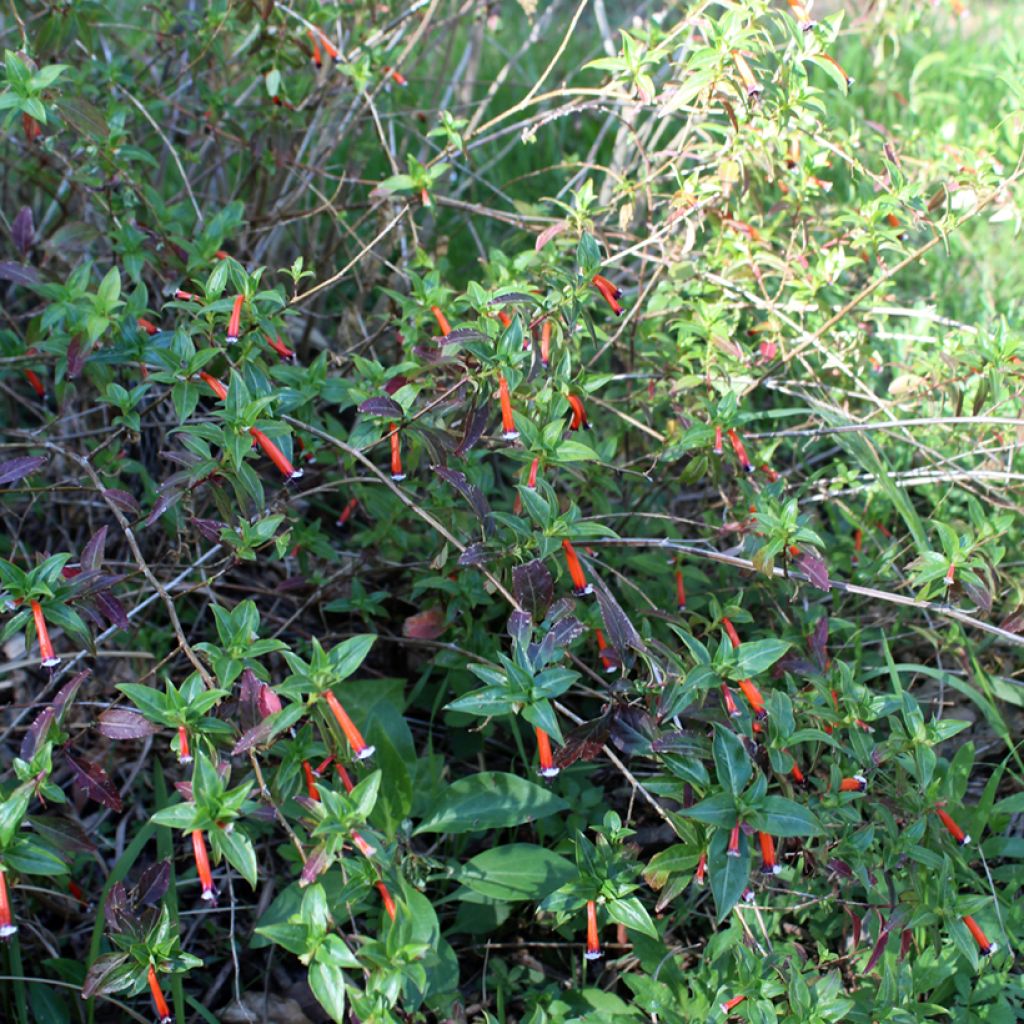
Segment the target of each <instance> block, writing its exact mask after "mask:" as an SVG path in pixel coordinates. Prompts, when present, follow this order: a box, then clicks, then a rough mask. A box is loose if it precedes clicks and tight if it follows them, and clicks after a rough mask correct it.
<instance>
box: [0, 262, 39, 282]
mask: <svg viewBox="0 0 1024 1024" xmlns="http://www.w3.org/2000/svg"><path fill="white" fill-rule="evenodd" d="M38 280H39V272H38V271H37V270H36V268H35V267H28V266H25V264H23V263H12V262H10V261H9V260H5V261H3V262H2V263H0V281H10V282H11V283H12V284H35V283H36V282H37V281H38Z"/></svg>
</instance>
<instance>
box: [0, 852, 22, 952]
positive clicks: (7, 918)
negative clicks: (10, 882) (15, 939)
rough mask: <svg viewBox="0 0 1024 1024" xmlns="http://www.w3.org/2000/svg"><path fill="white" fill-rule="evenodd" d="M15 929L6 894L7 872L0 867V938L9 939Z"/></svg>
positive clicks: (9, 902)
mask: <svg viewBox="0 0 1024 1024" xmlns="http://www.w3.org/2000/svg"><path fill="white" fill-rule="evenodd" d="M17 930H18V926H17V925H16V924H15V923H14V918H13V916H12V915H11V901H10V899H9V898H8V895H7V872H6V871H4V870H3V868H0V939H9V938H10V937H11V936H12V935H13V934H14V933H15V932H16V931H17Z"/></svg>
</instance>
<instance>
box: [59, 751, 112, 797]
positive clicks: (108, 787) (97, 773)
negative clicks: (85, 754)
mask: <svg viewBox="0 0 1024 1024" xmlns="http://www.w3.org/2000/svg"><path fill="white" fill-rule="evenodd" d="M64 756H65V758H66V759H67V762H68V764H69V765H70V766H71V770H72V772H74V776H75V784H76V785H78V786H80V787H81V788H82V789H83V790H85V792H86V794H87V795H88V796H89V797H90V798H91V799H93V800H95V801H96V803H98V804H102V805H103V806H104V807H107V808H109V809H110V810H112V811H120V810H121V795H120V794H119V793H118V792H117V788H116V787H115V786H114V784H113V782H111V781H110V776H109V775H107V773H106V772H105V771H104V770H103V769H102V768H101V767H100V766H99V765H98V764H95V763H94V762H92V761H86V760H85V759H84V758H80V757H75V756H74V754H69V753H68V752H67V751H65V752H64Z"/></svg>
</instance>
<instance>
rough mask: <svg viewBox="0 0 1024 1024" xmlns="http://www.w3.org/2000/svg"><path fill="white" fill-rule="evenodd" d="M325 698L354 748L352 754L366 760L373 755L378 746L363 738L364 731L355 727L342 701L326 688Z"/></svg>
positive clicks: (360, 759)
mask: <svg viewBox="0 0 1024 1024" xmlns="http://www.w3.org/2000/svg"><path fill="white" fill-rule="evenodd" d="M324 700H326V701H327V706H328V707H329V708H330V709H331V714H333V715H334V718H335V721H336V722H337V723H338V725H339V726H340V727H341V731H342V732H343V733H344V734H345V739H347V740H348V745H349V746H350V747H351V748H352V754H353V756H354V757H355V759H356V760H357V761H364V760H366V758H368V757H371V756H372V755H373V752H374V750H375V749H376V748H374V747H371V746H369V745H368V744H367V742H366V740H364V739H363V736H362V733H361V732H360V731H359V730H358V729H357V728H356V727H355V723H354V722H353V721H352V719H351V718H349V717H348V712H347V711H346V710H345V709H344V708H343V707H342V706H341V701H340V700H338V698H337V697H335V696H334V694H333V693H331V691H330V690H324Z"/></svg>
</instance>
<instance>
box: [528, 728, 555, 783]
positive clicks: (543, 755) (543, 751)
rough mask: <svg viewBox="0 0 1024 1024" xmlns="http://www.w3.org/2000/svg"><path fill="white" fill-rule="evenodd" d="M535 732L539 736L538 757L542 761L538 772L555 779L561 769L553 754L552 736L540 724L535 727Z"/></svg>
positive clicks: (544, 776) (546, 777) (542, 775)
mask: <svg viewBox="0 0 1024 1024" xmlns="http://www.w3.org/2000/svg"><path fill="white" fill-rule="evenodd" d="M533 732H534V735H535V736H536V737H537V759H538V761H539V762H540V767H539V768H538V772H539V774H540V776H541V778H544V779H553V778H554V777H555V776H556V775H557V774H558V772H559V769H558V768H557V767H556V765H555V760H554V758H553V757H552V756H551V737H550V736H549V735H548V734H547V733H546V732H545V731H544V730H543V729H542V728H541V727H540V726H539V725H535V726H534V727H533Z"/></svg>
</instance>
